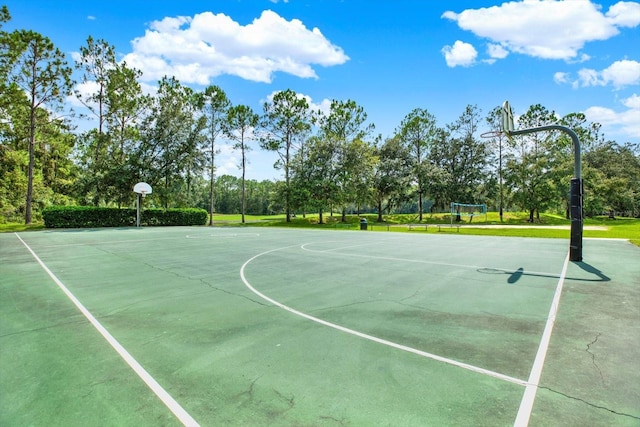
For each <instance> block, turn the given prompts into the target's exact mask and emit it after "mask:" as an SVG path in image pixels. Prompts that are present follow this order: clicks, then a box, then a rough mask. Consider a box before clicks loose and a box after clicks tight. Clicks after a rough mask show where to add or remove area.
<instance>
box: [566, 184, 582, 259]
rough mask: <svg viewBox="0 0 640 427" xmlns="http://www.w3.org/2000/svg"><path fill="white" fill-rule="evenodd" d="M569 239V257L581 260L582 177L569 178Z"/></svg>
mask: <svg viewBox="0 0 640 427" xmlns="http://www.w3.org/2000/svg"><path fill="white" fill-rule="evenodd" d="M569 199H570V204H571V241H570V243H569V259H570V260H571V261H582V229H583V219H582V179H579V178H572V179H571V193H570V196H569Z"/></svg>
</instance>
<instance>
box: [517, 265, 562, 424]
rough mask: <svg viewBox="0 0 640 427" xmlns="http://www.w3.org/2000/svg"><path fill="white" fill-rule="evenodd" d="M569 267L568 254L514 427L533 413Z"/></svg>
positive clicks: (527, 422)
mask: <svg viewBox="0 0 640 427" xmlns="http://www.w3.org/2000/svg"><path fill="white" fill-rule="evenodd" d="M568 266H569V254H567V258H566V259H565V260H564V266H563V267H562V273H560V280H558V286H556V292H555V294H554V295H553V302H552V303H551V309H550V310H549V316H548V317H547V324H546V325H545V327H544V332H543V333H542V339H541V340H540V345H539V346H538V352H537V353H536V358H535V360H534V361H533V367H532V368H531V373H530V374H529V381H527V387H526V388H525V390H524V395H523V396H522V401H521V402H520V408H519V409H518V415H517V416H516V420H515V422H514V423H513V425H514V426H515V427H525V426H527V425H528V424H529V418H530V417H531V412H532V411H533V403H534V401H535V399H536V393H537V391H538V385H539V384H540V377H541V376H542V368H543V367H544V359H545V357H546V356H547V350H548V349H549V343H550V342H551V332H552V331H553V325H554V324H555V322H556V315H557V314H558V307H559V305H560V295H562V288H563V286H564V279H565V277H566V275H567V268H568Z"/></svg>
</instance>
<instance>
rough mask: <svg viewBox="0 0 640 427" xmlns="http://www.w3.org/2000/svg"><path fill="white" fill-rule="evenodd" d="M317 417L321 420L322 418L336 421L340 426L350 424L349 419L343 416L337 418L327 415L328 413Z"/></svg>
mask: <svg viewBox="0 0 640 427" xmlns="http://www.w3.org/2000/svg"><path fill="white" fill-rule="evenodd" d="M319 418H320V419H321V420H323V421H334V422H336V423H338V424H339V425H341V426H346V425H348V424H350V423H349V421H348V420H346V419H344V418H342V419H337V418H335V417H332V416H329V415H320V417H319Z"/></svg>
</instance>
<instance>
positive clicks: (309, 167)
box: [293, 136, 339, 224]
mask: <svg viewBox="0 0 640 427" xmlns="http://www.w3.org/2000/svg"><path fill="white" fill-rule="evenodd" d="M306 147H307V152H306V155H305V156H304V157H303V156H302V155H301V154H302V153H297V155H296V161H299V163H300V167H299V168H296V175H295V177H294V180H293V181H294V182H295V184H296V189H298V191H301V192H303V193H304V195H305V196H308V201H307V205H306V206H309V207H311V208H315V209H317V211H318V215H319V217H318V222H319V223H320V224H322V223H323V221H324V219H323V213H324V212H325V211H326V210H327V209H328V208H329V207H331V205H332V203H335V199H334V197H335V195H336V194H337V193H338V190H339V187H338V179H337V178H338V174H339V170H338V168H337V166H336V150H335V145H334V144H333V143H332V141H331V140H329V139H327V138H321V137H318V136H313V137H311V138H309V140H308V141H307V144H306Z"/></svg>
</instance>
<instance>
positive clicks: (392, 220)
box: [0, 212, 640, 246]
mask: <svg viewBox="0 0 640 427" xmlns="http://www.w3.org/2000/svg"><path fill="white" fill-rule="evenodd" d="M360 218H366V219H367V221H368V223H369V227H370V229H372V230H375V231H395V232H402V231H407V232H408V231H412V232H428V233H432V232H440V231H445V229H444V228H441V229H438V228H436V227H431V228H428V227H427V228H426V229H420V228H414V229H412V230H409V229H408V228H407V227H392V226H394V225H403V224H433V225H437V224H441V225H446V224H449V223H450V220H449V215H448V214H442V213H440V214H433V215H431V214H428V215H424V217H423V220H422V221H418V216H417V215H415V214H398V215H387V216H385V217H384V222H377V215H374V214H366V215H348V216H347V218H346V219H347V220H346V222H342V221H341V217H340V216H339V215H337V214H334V215H331V214H330V213H327V214H325V215H324V224H318V214H308V215H305V217H302V216H300V215H299V216H297V217H296V218H294V219H293V220H292V221H291V222H289V223H287V222H286V220H285V215H283V214H281V215H245V221H246V225H247V226H253V227H255V226H260V227H265V226H281V227H294V228H331V229H336V228H337V229H342V228H344V229H357V228H358V227H359V223H360ZM241 219H242V216H241V215H240V214H216V215H215V216H214V225H234V226H237V225H239V222H240V221H241ZM463 219H464V221H462V222H461V225H462V227H461V228H460V229H459V230H458V229H456V232H459V233H461V234H468V235H482V236H512V237H540V238H567V237H568V235H569V234H568V231H567V230H566V227H568V226H570V224H571V222H570V221H569V220H567V219H566V218H564V217H563V216H561V215H555V214H549V213H544V214H541V216H540V220H539V221H537V222H535V223H533V224H532V223H529V222H527V220H528V214H527V213H525V212H505V213H504V215H503V221H500V217H499V214H498V212H488V213H487V217H486V220H485V218H484V217H483V216H482V217H479V218H475V219H474V220H473V221H472V222H469V220H468V219H467V218H464V217H463ZM484 225H492V226H498V225H500V226H501V227H499V228H498V227H492V228H482V227H480V226H484ZM510 226H518V227H510ZM523 226H526V227H523ZM552 226H555V227H556V228H550V227H552ZM584 227H585V229H584V234H583V236H584V237H586V238H609V239H627V240H629V241H630V242H631V243H633V244H634V245H636V246H640V219H638V218H621V217H618V218H616V219H609V218H608V217H596V218H585V220H584ZM42 229H44V224H42V223H34V224H32V225H24V224H18V223H5V224H0V232H19V231H27V230H42ZM421 230H422V231H421Z"/></svg>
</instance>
